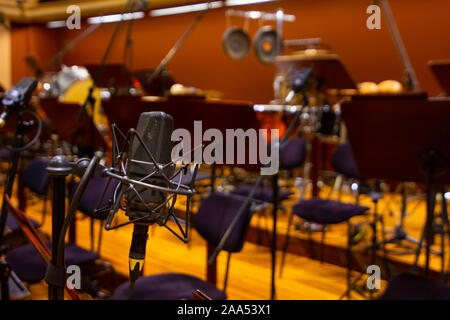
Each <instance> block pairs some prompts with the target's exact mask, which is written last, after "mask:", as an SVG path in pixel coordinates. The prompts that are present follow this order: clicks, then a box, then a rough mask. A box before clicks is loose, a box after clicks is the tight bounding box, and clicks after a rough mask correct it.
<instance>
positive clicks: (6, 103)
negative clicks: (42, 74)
mask: <svg viewBox="0 0 450 320" xmlns="http://www.w3.org/2000/svg"><path fill="white" fill-rule="evenodd" d="M36 87H37V81H36V79H34V78H29V77H26V78H22V79H21V80H20V81H19V83H18V84H16V85H15V86H14V87H12V88H11V89H10V90H8V91H7V92H6V93H5V97H4V98H3V99H2V104H3V107H4V111H3V112H2V113H1V114H0V129H1V128H3V127H4V126H5V124H6V118H7V117H8V116H9V115H10V114H12V113H16V112H19V111H21V110H24V109H25V108H26V107H27V106H28V103H29V102H30V100H31V94H32V93H33V91H34V89H36Z"/></svg>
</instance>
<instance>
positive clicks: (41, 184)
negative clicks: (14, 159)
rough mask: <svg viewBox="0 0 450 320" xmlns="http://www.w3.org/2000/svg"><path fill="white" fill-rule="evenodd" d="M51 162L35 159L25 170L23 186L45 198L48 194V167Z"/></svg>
mask: <svg viewBox="0 0 450 320" xmlns="http://www.w3.org/2000/svg"><path fill="white" fill-rule="evenodd" d="M48 163H49V160H47V159H34V160H33V161H31V163H30V164H29V165H28V166H27V167H26V168H25V169H24V170H23V184H24V185H25V186H26V187H27V188H28V189H30V190H31V191H32V192H34V193H36V194H37V195H40V196H43V195H45V193H46V192H47V186H48V181H49V177H48V174H47V166H48Z"/></svg>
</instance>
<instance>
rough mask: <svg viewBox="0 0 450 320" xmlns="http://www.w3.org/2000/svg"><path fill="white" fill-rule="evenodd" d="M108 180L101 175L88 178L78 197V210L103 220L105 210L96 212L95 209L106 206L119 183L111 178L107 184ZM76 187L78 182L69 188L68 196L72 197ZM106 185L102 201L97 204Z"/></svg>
mask: <svg viewBox="0 0 450 320" xmlns="http://www.w3.org/2000/svg"><path fill="white" fill-rule="evenodd" d="M108 180H109V179H108V178H101V177H96V178H92V179H90V180H89V182H88V184H87V186H86V189H85V191H84V193H83V196H82V197H81V199H80V203H79V205H78V210H80V211H81V212H82V213H84V214H85V215H87V216H90V217H92V218H94V219H99V220H105V219H106V217H107V215H106V214H105V211H104V210H103V211H98V212H96V209H100V208H106V207H107V206H108V204H109V202H110V201H112V199H113V196H114V190H115V189H116V187H117V185H118V183H119V182H118V181H117V180H114V179H112V180H111V182H110V183H109V185H108V186H107V184H108ZM77 187H78V183H75V184H73V185H72V186H71V187H70V188H69V195H70V198H72V196H73V195H74V193H75V191H76V189H77ZM106 187H108V188H107V190H106V192H105V195H104V197H103V200H102V202H101V203H100V204H99V201H100V198H101V197H102V194H103V192H104V191H105V188H106Z"/></svg>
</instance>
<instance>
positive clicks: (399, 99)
mask: <svg viewBox="0 0 450 320" xmlns="http://www.w3.org/2000/svg"><path fill="white" fill-rule="evenodd" d="M342 117H343V120H344V122H345V124H346V126H347V128H348V138H349V142H350V144H351V146H352V150H353V155H354V158H355V162H356V165H357V167H358V171H359V174H360V177H361V178H362V179H368V178H376V179H387V180H396V181H414V182H422V183H425V184H426V186H427V218H426V223H425V239H426V265H425V272H426V274H427V275H428V271H429V255H430V246H431V244H432V242H433V230H432V224H433V219H434V206H435V195H436V190H441V189H440V188H441V186H443V185H448V184H450V170H448V169H449V159H450V148H449V141H450V120H449V119H450V99H444V100H428V99H426V96H425V95H423V94H422V95H420V94H419V95H414V94H413V95H396V96H389V95H384V96H372V95H356V96H353V97H352V100H351V101H349V102H345V103H343V104H342Z"/></svg>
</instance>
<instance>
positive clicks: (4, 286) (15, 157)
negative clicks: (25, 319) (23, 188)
mask: <svg viewBox="0 0 450 320" xmlns="http://www.w3.org/2000/svg"><path fill="white" fill-rule="evenodd" d="M24 129H25V125H24V123H23V122H22V120H21V119H20V118H19V119H18V120H17V127H16V132H15V134H14V143H13V145H14V146H15V147H19V146H21V145H22V144H23V133H24ZM20 155H21V151H19V150H14V151H13V153H12V161H11V167H10V168H9V170H8V174H7V175H6V181H5V189H4V190H3V203H2V209H1V216H0V254H1V255H3V254H5V253H6V252H7V248H6V246H4V245H3V240H4V239H3V238H4V233H5V226H6V219H7V217H8V206H7V205H6V201H5V197H6V196H8V197H9V198H11V193H12V189H13V185H14V179H15V176H16V174H17V169H18V166H19V160H20ZM1 265H2V266H1V269H2V270H1V271H2V272H1V275H0V282H1V283H0V286H1V294H2V297H1V299H2V300H9V283H8V281H9V280H8V279H9V272H10V268H9V266H8V265H7V263H6V261H4V260H3V259H2V261H1Z"/></svg>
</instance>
